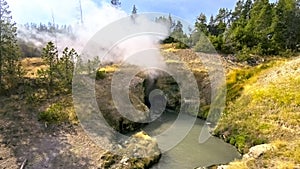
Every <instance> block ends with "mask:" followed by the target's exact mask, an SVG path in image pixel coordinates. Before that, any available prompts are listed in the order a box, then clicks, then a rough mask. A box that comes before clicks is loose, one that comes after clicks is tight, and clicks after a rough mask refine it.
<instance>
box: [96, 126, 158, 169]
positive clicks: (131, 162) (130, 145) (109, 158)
mask: <svg viewBox="0 0 300 169" xmlns="http://www.w3.org/2000/svg"><path fill="white" fill-rule="evenodd" d="M121 147H123V148H121V150H120V151H119V154H112V153H111V152H106V153H105V154H104V155H103V156H102V157H101V159H102V161H103V164H102V166H101V167H102V168H109V169H132V168H140V169H144V168H150V167H151V166H152V165H153V164H155V163H157V162H158V161H159V159H160V157H161V152H160V150H159V148H158V144H157V142H156V140H155V139H153V138H151V137H150V136H149V135H147V134H146V133H145V132H143V131H142V132H138V133H136V134H135V135H133V136H131V137H130V138H129V139H128V140H127V141H125V142H124V144H123V145H122V146H121Z"/></svg>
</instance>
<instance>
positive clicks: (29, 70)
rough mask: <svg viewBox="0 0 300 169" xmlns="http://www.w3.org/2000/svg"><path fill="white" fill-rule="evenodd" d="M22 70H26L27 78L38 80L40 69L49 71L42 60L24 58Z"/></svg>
mask: <svg viewBox="0 0 300 169" xmlns="http://www.w3.org/2000/svg"><path fill="white" fill-rule="evenodd" d="M21 64H22V68H23V69H24V70H25V72H26V74H25V77H27V78H36V77H37V72H38V70H40V69H47V67H48V66H46V65H45V63H44V62H43V59H42V58H39V57H38V58H35V57H34V58H24V59H23V60H22V61H21Z"/></svg>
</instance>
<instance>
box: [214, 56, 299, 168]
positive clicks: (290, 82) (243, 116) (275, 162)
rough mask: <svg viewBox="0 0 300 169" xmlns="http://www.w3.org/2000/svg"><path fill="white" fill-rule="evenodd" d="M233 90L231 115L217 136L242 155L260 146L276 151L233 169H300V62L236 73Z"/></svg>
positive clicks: (235, 164)
mask: <svg viewBox="0 0 300 169" xmlns="http://www.w3.org/2000/svg"><path fill="white" fill-rule="evenodd" d="M227 87H228V93H227V109H226V112H225V113H224V115H223V117H222V119H221V120H220V122H219V124H218V126H217V128H216V130H215V134H216V135H219V136H220V137H223V138H224V139H225V140H226V141H227V142H229V143H231V144H233V145H235V146H236V147H237V148H238V150H239V151H241V152H242V153H247V152H248V151H249V148H250V147H252V146H255V145H258V144H263V143H268V144H270V145H269V146H270V147H271V148H270V151H267V152H265V153H263V154H261V155H258V157H257V158H247V157H246V156H245V158H243V159H242V160H240V161H236V162H233V163H231V164H230V166H229V168H299V167H300V165H299V164H300V90H299V89H300V58H299V57H298V58H295V59H292V60H289V61H286V60H281V61H272V62H269V63H267V64H263V65H259V66H257V67H254V68H248V69H243V70H234V71H232V72H231V73H229V74H228V77H227ZM252 150H253V149H252ZM250 151H251V150H250ZM248 157H249V156H248Z"/></svg>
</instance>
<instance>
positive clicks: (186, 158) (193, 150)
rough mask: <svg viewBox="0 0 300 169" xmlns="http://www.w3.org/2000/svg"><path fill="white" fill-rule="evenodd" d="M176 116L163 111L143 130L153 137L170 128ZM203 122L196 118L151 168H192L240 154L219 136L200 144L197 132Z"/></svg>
mask: <svg viewBox="0 0 300 169" xmlns="http://www.w3.org/2000/svg"><path fill="white" fill-rule="evenodd" d="M176 118H177V115H176V114H175V113H163V115H162V116H161V117H160V118H159V119H157V120H155V121H154V122H152V123H150V124H149V125H148V126H146V127H144V128H143V130H144V131H146V132H147V133H148V134H149V135H150V136H154V137H155V135H158V134H160V133H162V132H164V131H166V130H167V129H168V128H170V126H171V125H172V124H173V123H174V121H175V120H176ZM181 124H182V125H186V124H184V123H180V124H178V125H181ZM204 124H205V121H203V120H200V119H197V120H196V122H195V125H194V126H193V127H192V129H191V130H190V132H189V133H188V134H187V136H186V137H185V138H184V139H183V140H182V141H181V142H180V143H179V144H178V145H177V146H175V147H174V148H172V149H171V150H169V151H167V152H165V153H163V154H162V157H161V159H160V161H159V163H158V164H156V165H154V166H153V167H152V169H193V168H195V167H204V166H211V165H214V164H226V163H228V162H230V161H233V160H234V159H236V158H240V154H239V153H238V151H237V150H236V149H235V148H234V147H233V146H231V145H229V144H227V143H225V142H224V141H223V140H221V139H219V138H216V137H211V138H209V139H208V140H207V141H206V142H204V143H202V144H200V143H199V141H198V140H199V134H200V132H201V129H202V127H203V126H204ZM179 127H180V126H179ZM182 127H184V126H182ZM180 134H185V133H180V130H178V135H180Z"/></svg>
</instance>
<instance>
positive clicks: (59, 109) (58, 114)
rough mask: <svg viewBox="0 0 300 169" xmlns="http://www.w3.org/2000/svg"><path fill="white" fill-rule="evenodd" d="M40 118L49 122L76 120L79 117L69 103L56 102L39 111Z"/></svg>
mask: <svg viewBox="0 0 300 169" xmlns="http://www.w3.org/2000/svg"><path fill="white" fill-rule="evenodd" d="M39 120H41V121H46V122H49V123H60V122H75V121H77V117H76V115H75V112H74V109H73V107H71V106H70V105H69V104H68V103H66V102H62V103H54V104H52V105H50V106H49V107H48V108H47V109H46V110H45V111H42V112H40V113H39Z"/></svg>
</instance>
